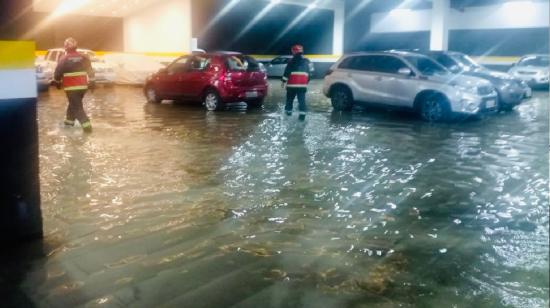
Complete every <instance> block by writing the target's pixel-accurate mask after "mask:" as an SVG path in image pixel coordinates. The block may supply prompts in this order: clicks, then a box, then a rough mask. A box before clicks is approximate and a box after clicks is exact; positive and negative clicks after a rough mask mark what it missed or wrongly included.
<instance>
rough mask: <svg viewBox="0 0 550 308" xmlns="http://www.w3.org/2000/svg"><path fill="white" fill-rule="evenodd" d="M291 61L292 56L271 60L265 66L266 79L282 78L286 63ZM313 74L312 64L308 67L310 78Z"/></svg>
mask: <svg viewBox="0 0 550 308" xmlns="http://www.w3.org/2000/svg"><path fill="white" fill-rule="evenodd" d="M291 59H292V56H279V57H276V58H275V59H273V60H271V62H269V64H267V65H266V71H267V77H282V76H283V74H284V73H285V68H286V65H287V64H288V62H290V60H291ZM314 73H315V68H314V66H313V63H310V65H309V74H310V76H312V75H313V74H314Z"/></svg>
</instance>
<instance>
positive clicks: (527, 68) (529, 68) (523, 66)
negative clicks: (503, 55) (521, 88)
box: [508, 55, 550, 87]
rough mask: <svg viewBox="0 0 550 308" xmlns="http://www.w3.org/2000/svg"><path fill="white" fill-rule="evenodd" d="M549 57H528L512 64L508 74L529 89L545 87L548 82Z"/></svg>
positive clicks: (549, 73)
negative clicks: (521, 81)
mask: <svg viewBox="0 0 550 308" xmlns="http://www.w3.org/2000/svg"><path fill="white" fill-rule="evenodd" d="M549 65H550V56H548V55H528V56H524V57H522V58H521V59H519V61H518V62H517V63H516V64H514V66H513V67H512V68H511V69H510V71H509V72H508V73H510V74H511V75H512V76H514V77H515V78H518V79H521V80H523V81H525V82H527V84H529V86H531V87H537V86H547V85H548V80H549V75H550V72H549V69H548V66H549Z"/></svg>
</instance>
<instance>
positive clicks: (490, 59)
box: [36, 50, 520, 65]
mask: <svg viewBox="0 0 550 308" xmlns="http://www.w3.org/2000/svg"><path fill="white" fill-rule="evenodd" d="M46 52H47V51H46V50H37V51H36V56H44V55H45V54H46ZM95 53H96V54H97V55H98V56H103V55H108V54H130V55H144V56H149V57H172V58H174V59H175V58H177V57H179V56H182V55H185V54H187V53H184V52H181V53H177V52H116V51H95ZM251 56H253V57H254V58H256V59H257V60H260V61H271V60H273V59H274V58H276V57H278V55H251ZM305 57H306V58H308V59H310V60H311V61H313V62H318V63H334V62H336V61H338V59H340V57H341V55H315V54H314V55H305ZM472 58H474V59H475V60H476V61H478V62H480V63H482V64H497V65H499V64H500V65H510V64H512V63H515V62H517V61H518V60H519V58H520V56H515V57H500V56H486V57H475V56H473V57H472Z"/></svg>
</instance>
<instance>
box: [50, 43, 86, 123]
mask: <svg viewBox="0 0 550 308" xmlns="http://www.w3.org/2000/svg"><path fill="white" fill-rule="evenodd" d="M63 47H64V48H65V51H66V54H65V56H63V57H62V58H61V59H60V60H59V63H58V64H57V67H56V68H55V74H54V78H55V81H56V82H57V84H58V86H59V83H60V82H61V83H62V86H63V90H65V94H66V95H67V99H68V100H69V106H68V107H67V116H66V118H65V125H67V126H74V124H75V120H78V122H80V125H81V126H82V129H83V130H84V132H87V133H89V132H91V131H92V123H91V122H90V118H88V116H87V115H86V112H85V111H84V106H83V105H82V99H83V98H84V94H86V90H88V85H90V87H93V86H94V81H93V80H94V77H95V76H94V71H93V69H92V64H91V62H90V59H89V58H88V57H86V56H85V55H83V54H80V53H79V52H77V50H76V48H77V42H76V40H75V39H73V38H68V39H66V40H65V43H64V44H63Z"/></svg>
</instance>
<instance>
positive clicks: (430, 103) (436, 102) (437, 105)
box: [420, 95, 450, 122]
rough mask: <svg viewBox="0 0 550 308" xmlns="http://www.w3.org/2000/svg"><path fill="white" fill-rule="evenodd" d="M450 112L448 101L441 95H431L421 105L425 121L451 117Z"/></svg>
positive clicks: (442, 119)
mask: <svg viewBox="0 0 550 308" xmlns="http://www.w3.org/2000/svg"><path fill="white" fill-rule="evenodd" d="M449 113H450V111H449V106H448V104H447V101H446V100H445V98H444V97H442V96H440V95H430V96H428V97H426V98H425V99H424V100H423V101H422V103H421V105H420V116H421V117H422V119H423V120H424V121H428V122H441V121H445V120H447V119H448V118H449Z"/></svg>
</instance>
